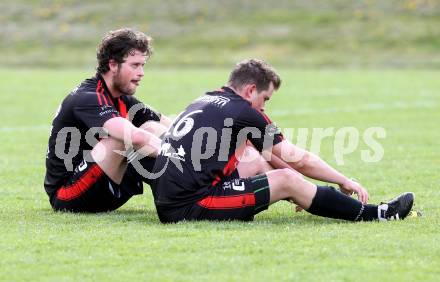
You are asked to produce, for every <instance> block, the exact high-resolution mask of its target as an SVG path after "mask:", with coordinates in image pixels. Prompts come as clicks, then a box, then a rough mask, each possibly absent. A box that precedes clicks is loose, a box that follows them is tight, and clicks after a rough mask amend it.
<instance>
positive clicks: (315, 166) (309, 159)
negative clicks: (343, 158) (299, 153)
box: [293, 152, 348, 184]
mask: <svg viewBox="0 0 440 282" xmlns="http://www.w3.org/2000/svg"><path fill="white" fill-rule="evenodd" d="M303 158H304V159H303V161H302V164H301V165H294V166H293V167H294V168H295V167H296V168H295V169H296V170H297V171H298V172H300V173H301V174H303V175H305V176H307V177H310V178H313V179H316V180H320V181H325V182H329V183H335V184H343V183H345V182H346V181H348V178H347V177H346V176H344V175H343V174H342V173H340V172H339V171H337V170H336V169H334V168H333V167H331V166H330V165H329V164H327V163H326V162H325V161H324V160H322V159H321V158H319V157H318V156H317V155H315V154H312V153H310V152H307V153H306V155H305V156H304V157H303Z"/></svg>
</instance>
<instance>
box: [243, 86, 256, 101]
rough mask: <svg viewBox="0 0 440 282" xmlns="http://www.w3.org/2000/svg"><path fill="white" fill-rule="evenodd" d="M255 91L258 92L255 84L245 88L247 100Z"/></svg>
mask: <svg viewBox="0 0 440 282" xmlns="http://www.w3.org/2000/svg"><path fill="white" fill-rule="evenodd" d="M255 91H257V86H256V85H255V84H247V85H246V86H245V87H244V94H245V97H246V98H251V97H252V95H253V94H254V92H255Z"/></svg>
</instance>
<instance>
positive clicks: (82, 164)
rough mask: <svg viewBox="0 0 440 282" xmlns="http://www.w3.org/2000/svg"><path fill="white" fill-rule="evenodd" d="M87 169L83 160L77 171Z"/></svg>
mask: <svg viewBox="0 0 440 282" xmlns="http://www.w3.org/2000/svg"><path fill="white" fill-rule="evenodd" d="M86 168H87V162H86V161H85V160H83V161H82V162H81V163H80V164H79V166H78V170H79V171H83V170H85V169H86Z"/></svg>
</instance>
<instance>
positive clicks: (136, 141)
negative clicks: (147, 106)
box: [104, 117, 161, 157]
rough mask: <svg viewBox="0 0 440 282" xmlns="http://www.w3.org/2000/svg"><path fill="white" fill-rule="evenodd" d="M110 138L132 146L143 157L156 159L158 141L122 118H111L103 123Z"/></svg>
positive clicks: (158, 147)
mask: <svg viewBox="0 0 440 282" xmlns="http://www.w3.org/2000/svg"><path fill="white" fill-rule="evenodd" d="M104 128H105V129H106V130H107V132H108V134H109V136H110V137H112V138H114V139H116V140H118V141H121V142H122V143H124V144H126V145H128V146H132V147H133V148H134V149H136V150H137V151H138V152H139V153H141V154H143V155H145V156H152V157H156V156H157V154H158V152H159V149H160V143H161V141H160V139H159V138H158V137H156V136H155V135H153V134H152V133H150V132H148V131H146V130H143V129H140V128H137V127H135V126H134V125H133V124H132V123H131V122H129V121H128V120H126V119H124V118H120V117H116V118H112V119H110V120H108V121H106V122H105V123H104Z"/></svg>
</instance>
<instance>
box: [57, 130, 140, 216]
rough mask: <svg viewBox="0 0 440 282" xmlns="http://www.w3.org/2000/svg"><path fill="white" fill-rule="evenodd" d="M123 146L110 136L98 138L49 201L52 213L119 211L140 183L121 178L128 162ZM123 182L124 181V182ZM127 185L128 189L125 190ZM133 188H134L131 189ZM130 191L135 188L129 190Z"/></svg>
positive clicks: (136, 191) (136, 190)
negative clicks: (88, 152) (58, 211)
mask: <svg viewBox="0 0 440 282" xmlns="http://www.w3.org/2000/svg"><path fill="white" fill-rule="evenodd" d="M124 150H125V146H124V144H123V143H122V142H119V141H117V140H115V139H113V138H111V137H109V138H104V139H101V140H100V141H99V142H98V143H97V144H96V145H95V146H94V147H93V149H92V151H91V158H90V156H85V159H84V160H83V162H82V163H80V164H79V165H78V166H77V167H76V168H75V170H74V171H73V173H72V175H71V177H70V178H69V179H68V180H67V182H66V183H65V184H64V185H63V186H62V187H60V188H59V189H58V190H57V192H56V193H55V195H54V196H53V197H52V198H51V204H52V207H53V208H54V209H55V210H62V211H71V212H103V211H111V210H115V209H117V208H119V207H120V206H121V205H123V204H124V203H125V202H127V201H128V199H129V198H130V197H131V196H132V195H133V194H136V193H139V192H138V190H142V187H138V186H139V185H142V183H140V184H139V183H138V182H140V181H139V180H137V179H128V180H127V179H126V177H125V178H124V175H125V172H126V167H127V162H126V157H125V156H123V154H120V153H118V152H122V151H124ZM123 179H125V180H123ZM128 186H130V187H128ZM131 186H133V187H131ZM130 189H135V191H134V192H133V191H131V190H130Z"/></svg>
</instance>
